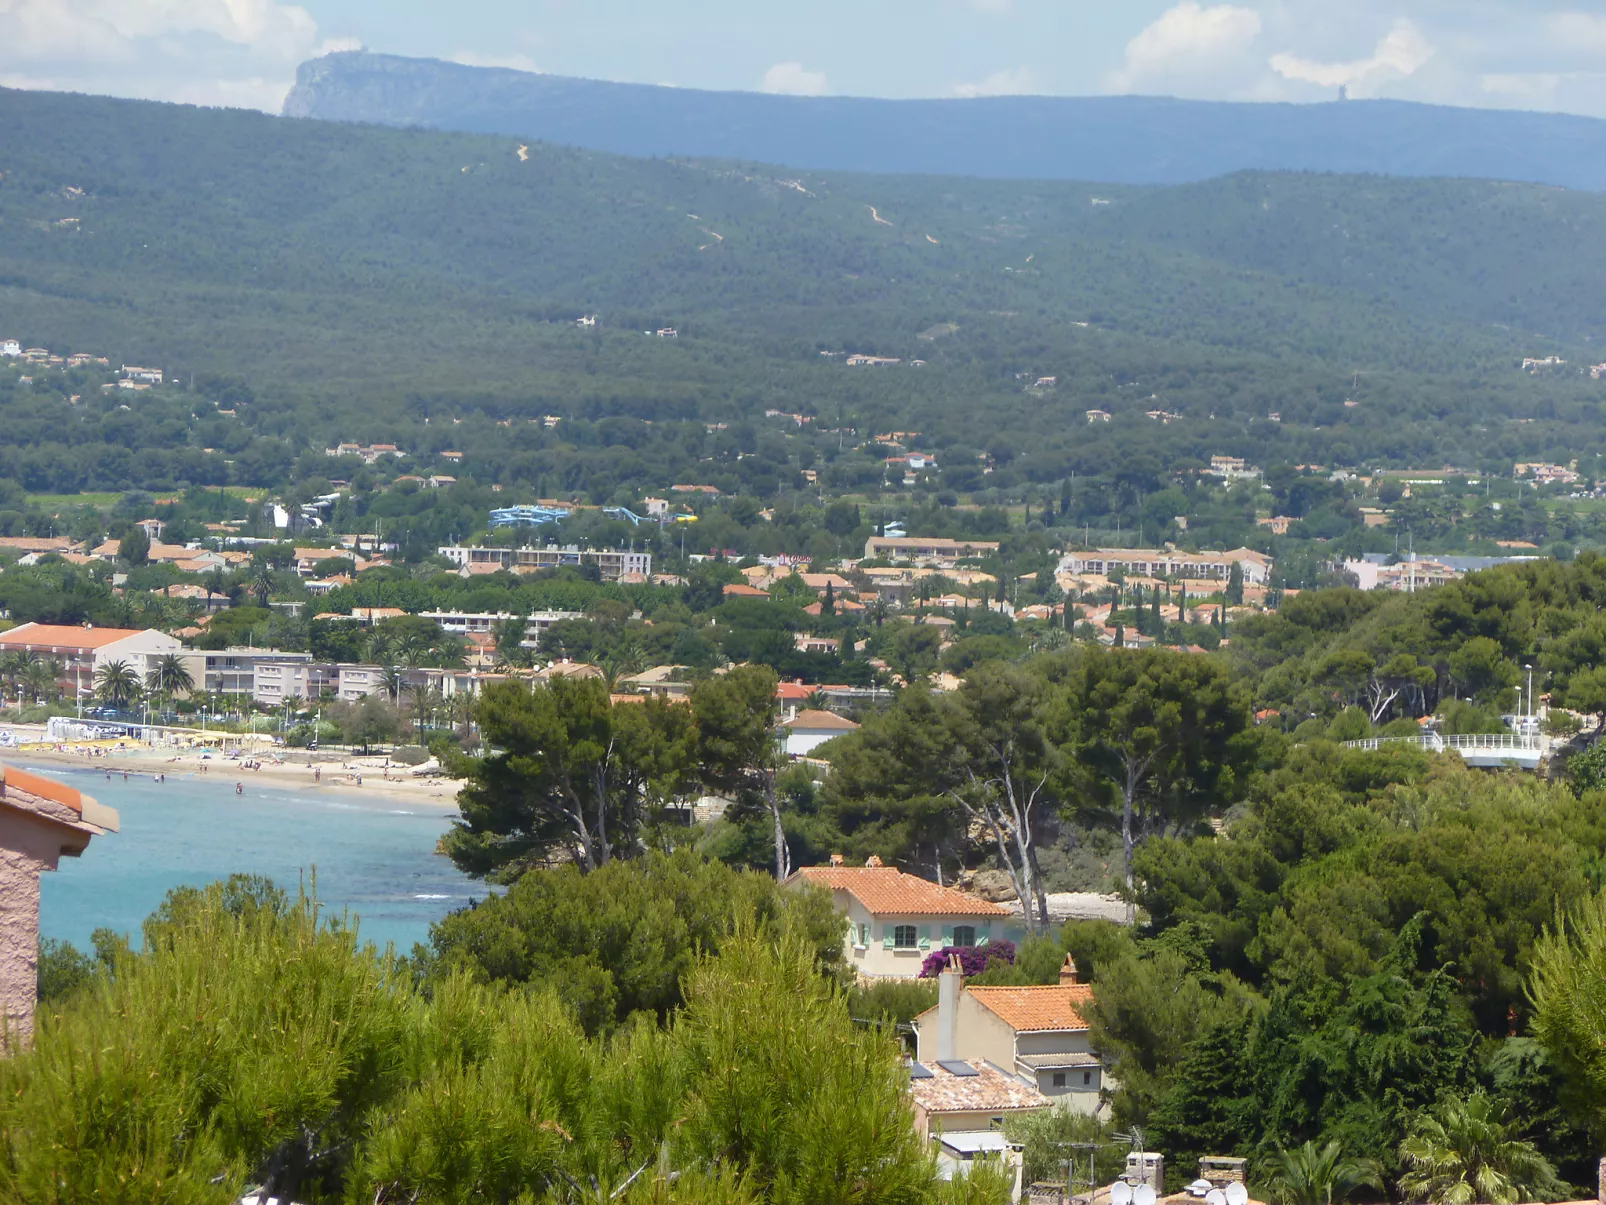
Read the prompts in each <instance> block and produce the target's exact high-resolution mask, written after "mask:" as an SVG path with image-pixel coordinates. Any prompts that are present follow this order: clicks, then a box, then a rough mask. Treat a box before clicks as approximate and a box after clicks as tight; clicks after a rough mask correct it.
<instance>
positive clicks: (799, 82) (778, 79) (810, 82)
mask: <svg viewBox="0 0 1606 1205" xmlns="http://www.w3.org/2000/svg"><path fill="white" fill-rule="evenodd" d="M759 86H760V88H761V89H762V90H763V91H765V92H772V93H775V94H776V95H778V96H824V95H825V72H823V71H805V70H804V68H803V64H802V63H776V64H775V66H773V67H771V68H770V69H769V70H768V71H766V72H765V73H764V82H763V83H762V84H761V85H759Z"/></svg>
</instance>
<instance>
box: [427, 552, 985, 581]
mask: <svg viewBox="0 0 1606 1205" xmlns="http://www.w3.org/2000/svg"><path fill="white" fill-rule="evenodd" d="M994 547H995V548H996V547H997V545H994ZM439 552H440V554H441V556H443V557H445V558H446V559H447V560H448V561H450V562H451V563H452V564H454V565H456V566H457V567H458V569H459V570H460V571H462V572H463V573H464V574H465V575H466V574H469V573H473V572H476V571H478V572H481V573H483V572H485V571H486V570H487V569H490V570H497V569H509V570H512V571H513V572H514V573H535V572H537V571H538V570H541V569H558V568H562V567H563V566H566V565H567V566H573V567H575V568H579V567H581V566H583V565H595V566H596V567H597V570H598V571H599V572H600V573H601V575H602V580H603V581H605V582H616V581H619V580H620V579H621V578H629V579H632V580H634V579H635V578H636V576H637V575H638V574H639V575H640V578H641V580H646V579H647V578H648V577H650V576H651V575H652V553H650V552H634V551H626V550H625V549H622V548H581V547H580V546H579V545H578V544H566V545H563V546H561V547H559V546H557V545H552V546H549V547H545V548H529V547H525V548H472V547H466V546H454V547H450V548H441V549H439ZM481 566H484V568H480V567H481Z"/></svg>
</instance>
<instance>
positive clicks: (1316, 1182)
mask: <svg viewBox="0 0 1606 1205" xmlns="http://www.w3.org/2000/svg"><path fill="white" fill-rule="evenodd" d="M1271 1172H1272V1179H1271V1191H1272V1196H1273V1197H1275V1198H1276V1200H1277V1202H1278V1205H1335V1203H1336V1202H1339V1201H1342V1200H1344V1199H1345V1198H1346V1197H1348V1196H1349V1195H1350V1194H1351V1193H1353V1192H1354V1191H1355V1190H1356V1189H1357V1188H1360V1187H1362V1186H1369V1187H1372V1188H1382V1187H1383V1181H1382V1177H1381V1176H1380V1175H1379V1169H1378V1166H1377V1164H1376V1163H1374V1162H1372V1161H1371V1160H1370V1159H1346V1158H1345V1157H1344V1148H1343V1147H1342V1146H1341V1145H1340V1144H1338V1143H1337V1142H1329V1143H1328V1144H1327V1145H1326V1146H1324V1147H1317V1145H1316V1144H1315V1143H1314V1142H1307V1143H1305V1144H1304V1145H1303V1146H1297V1147H1295V1148H1294V1149H1293V1150H1281V1151H1278V1152H1277V1155H1276V1157H1275V1158H1274V1159H1273V1160H1272V1164H1271Z"/></svg>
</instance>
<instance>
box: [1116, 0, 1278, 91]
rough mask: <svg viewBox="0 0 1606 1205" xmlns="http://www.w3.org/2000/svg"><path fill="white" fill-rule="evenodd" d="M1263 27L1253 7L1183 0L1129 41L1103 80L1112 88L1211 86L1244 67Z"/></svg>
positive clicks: (1187, 89) (1173, 89)
mask: <svg viewBox="0 0 1606 1205" xmlns="http://www.w3.org/2000/svg"><path fill="white" fill-rule="evenodd" d="M1260 30H1261V19H1260V14H1259V13H1258V12H1256V11H1255V10H1254V9H1252V8H1243V7H1240V6H1238V5H1234V4H1217V5H1213V6H1211V7H1209V8H1206V7H1204V6H1203V5H1201V4H1199V3H1198V2H1197V0H1183V2H1182V3H1181V4H1178V5H1177V6H1176V7H1175V8H1172V9H1168V10H1167V11H1166V12H1164V13H1162V14H1160V17H1159V19H1157V20H1156V21H1155V22H1154V23H1153V24H1151V25H1150V26H1148V27H1147V28H1146V29H1144V30H1143V31H1142V32H1141V33H1139V34H1138V35H1137V37H1135V38H1133V39H1132V40H1131V41H1130V42H1128V43H1127V44H1126V57H1125V60H1124V61H1123V63H1122V65H1121V67H1120V69H1119V70H1117V71H1114V72H1112V73H1111V74H1110V75H1109V76H1108V77H1107V78H1106V80H1105V84H1106V86H1107V87H1108V89H1109V90H1110V91H1112V92H1137V91H1142V90H1146V89H1154V90H1158V91H1163V92H1168V93H1173V94H1178V95H1182V94H1187V93H1190V92H1196V91H1198V90H1200V88H1201V87H1203V88H1204V89H1206V90H1209V88H1210V87H1211V86H1213V85H1217V84H1219V82H1220V81H1222V80H1224V79H1226V78H1227V77H1229V76H1230V75H1231V73H1232V72H1233V70H1234V69H1235V68H1240V67H1241V66H1242V65H1243V62H1244V60H1245V58H1246V56H1247V55H1248V53H1249V51H1250V49H1251V48H1252V47H1253V46H1254V44H1255V42H1256V40H1257V39H1258V38H1259V37H1260Z"/></svg>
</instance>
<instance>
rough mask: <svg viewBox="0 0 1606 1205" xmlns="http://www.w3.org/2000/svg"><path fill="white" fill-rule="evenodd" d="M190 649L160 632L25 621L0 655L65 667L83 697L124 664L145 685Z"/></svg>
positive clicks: (67, 681)
mask: <svg viewBox="0 0 1606 1205" xmlns="http://www.w3.org/2000/svg"><path fill="white" fill-rule="evenodd" d="M183 651H184V646H183V645H182V644H180V643H179V641H178V640H176V639H174V638H173V637H172V636H169V635H168V634H167V633H166V632H158V631H156V629H154V628H147V629H145V630H144V631H141V630H139V629H137V628H95V627H77V626H74V625H71V624H49V623H25V624H20V625H18V626H17V627H14V628H12V629H11V630H10V631H7V632H0V654H5V653H33V654H34V655H35V656H37V657H41V658H44V659H46V660H51V661H56V662H59V663H60V664H61V669H62V673H61V678H60V682H61V684H62V685H63V686H64V687H65V688H66V689H67V690H69V691H78V692H82V693H83V694H86V695H87V694H89V693H91V692H92V691H93V690H94V688H95V674H96V673H97V672H98V671H99V670H100V669H101V668H103V667H104V666H107V665H110V664H111V663H112V662H114V661H121V662H123V663H124V664H125V665H127V666H128V667H129V668H130V669H132V670H133V671H134V672H135V673H137V674H138V675H139V676H140V679H141V680H142V681H143V680H144V679H145V677H146V676H148V675H149V673H150V672H151V670H153V669H155V668H156V663H157V662H158V661H159V660H161V658H163V657H165V656H167V655H168V654H170V653H182V652H183Z"/></svg>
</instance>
